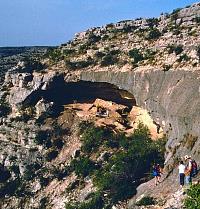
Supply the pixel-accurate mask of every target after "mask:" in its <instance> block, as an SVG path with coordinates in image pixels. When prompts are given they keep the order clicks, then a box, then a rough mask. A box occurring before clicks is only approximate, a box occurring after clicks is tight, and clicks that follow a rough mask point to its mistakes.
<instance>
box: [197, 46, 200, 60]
mask: <svg viewBox="0 0 200 209" xmlns="http://www.w3.org/2000/svg"><path fill="white" fill-rule="evenodd" d="M197 56H198V57H199V59H200V46H198V47H197Z"/></svg>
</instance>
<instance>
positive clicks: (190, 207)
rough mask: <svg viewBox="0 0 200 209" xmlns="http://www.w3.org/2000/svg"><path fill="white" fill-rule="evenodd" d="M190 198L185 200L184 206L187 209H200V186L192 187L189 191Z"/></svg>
mask: <svg viewBox="0 0 200 209" xmlns="http://www.w3.org/2000/svg"><path fill="white" fill-rule="evenodd" d="M187 195H188V197H187V198H186V199H185V202H184V205H185V207H186V208H187V209H199V208H200V184H196V185H192V186H191V187H190V189H188V191H187Z"/></svg>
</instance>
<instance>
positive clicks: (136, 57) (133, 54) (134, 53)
mask: <svg viewBox="0 0 200 209" xmlns="http://www.w3.org/2000/svg"><path fill="white" fill-rule="evenodd" d="M128 54H129V56H130V57H131V58H133V59H134V62H133V63H134V64H136V63H138V62H139V61H142V60H143V59H144V57H143V55H142V54H141V53H140V51H139V49H136V48H135V49H132V50H130V51H129V53H128Z"/></svg>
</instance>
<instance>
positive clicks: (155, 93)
mask: <svg viewBox="0 0 200 209" xmlns="http://www.w3.org/2000/svg"><path fill="white" fill-rule="evenodd" d="M80 79H81V80H85V81H95V82H108V83H111V84H114V85H116V86H118V87H119V88H122V89H124V90H127V91H129V92H131V93H132V94H133V95H134V97H135V99H136V104H137V105H138V106H141V107H143V108H145V109H147V110H148V111H149V113H150V114H151V116H152V117H153V119H154V120H155V122H156V123H159V124H160V125H161V126H162V128H163V129H164V131H165V133H166V135H167V138H168V142H167V145H166V148H167V152H166V164H168V165H170V164H171V165H173V162H174V161H176V159H177V158H180V157H183V156H184V155H185V154H190V155H192V156H193V157H194V158H195V159H196V160H197V161H199V162H200V153H199V151H198V147H199V145H200V140H199V136H200V129H199V125H200V117H199V116H200V80H199V79H200V72H199V71H195V72H192V71H187V70H176V71H167V72H164V71H157V70H152V69H151V70H148V71H139V70H138V71H125V72H122V71H121V72H116V71H82V72H81V74H80ZM169 169H171V168H169Z"/></svg>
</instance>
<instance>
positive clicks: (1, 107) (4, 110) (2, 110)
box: [0, 99, 11, 117]
mask: <svg viewBox="0 0 200 209" xmlns="http://www.w3.org/2000/svg"><path fill="white" fill-rule="evenodd" d="M10 113H11V107H10V105H9V103H8V102H6V101H5V100H3V99H1V100H0V117H6V116H7V115H9V114H10Z"/></svg>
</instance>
